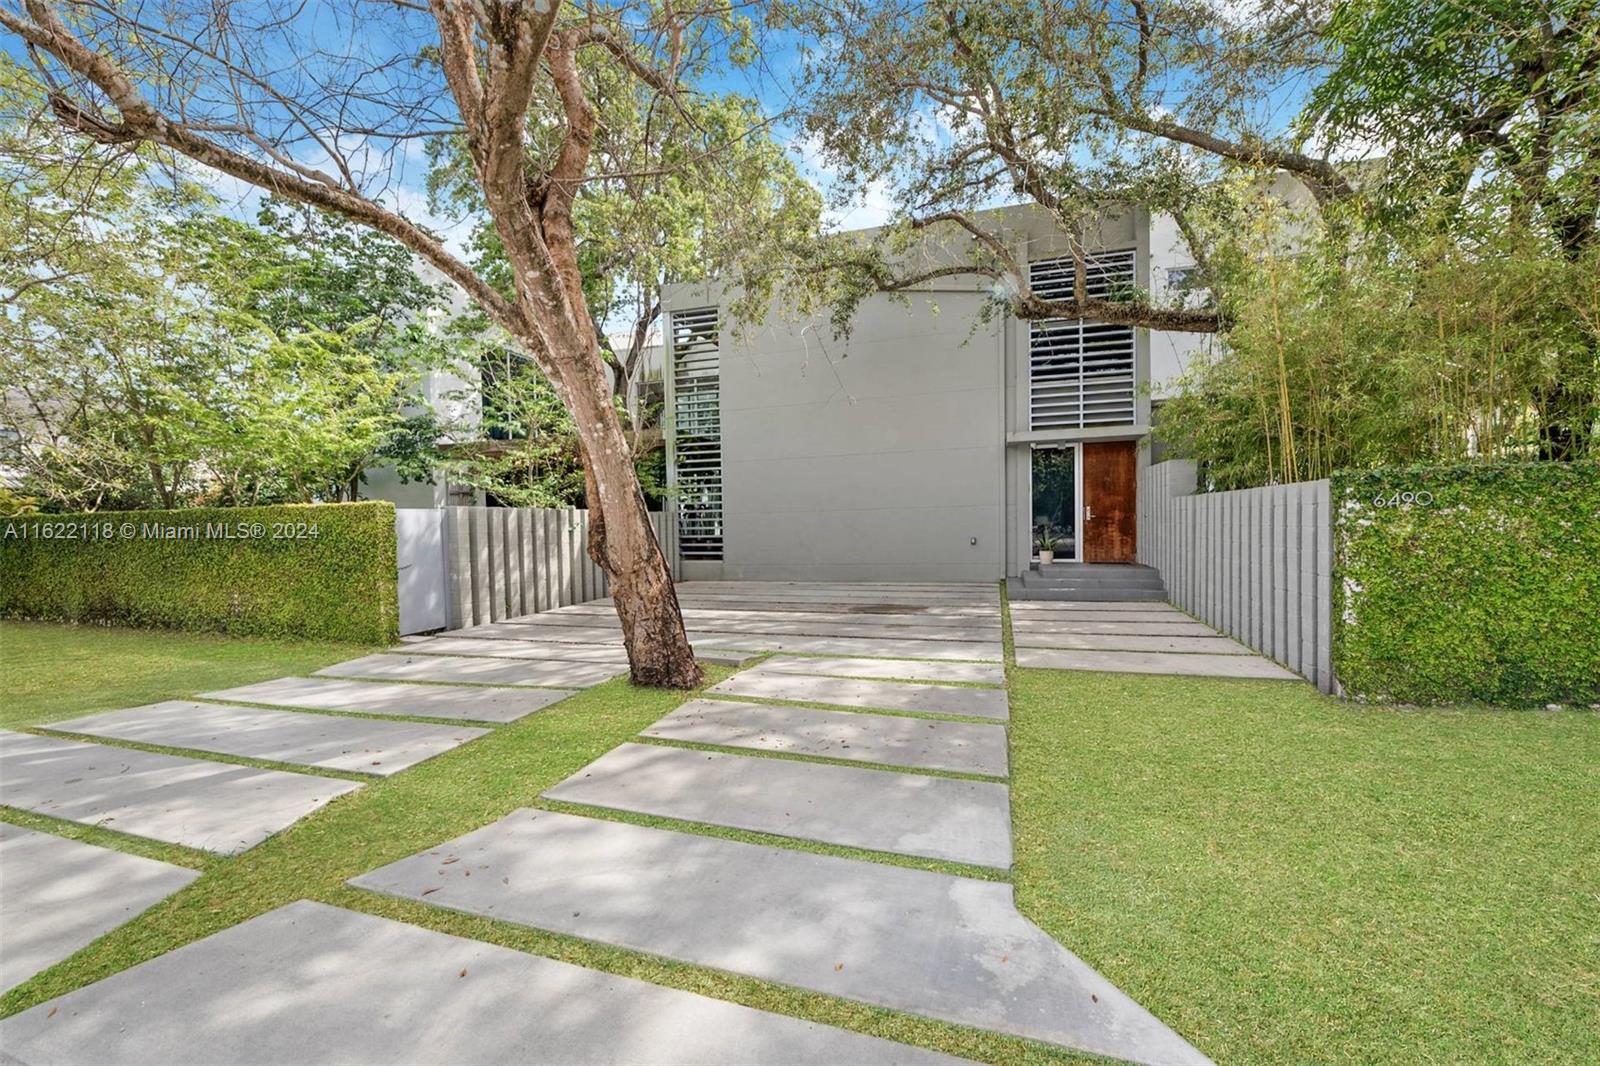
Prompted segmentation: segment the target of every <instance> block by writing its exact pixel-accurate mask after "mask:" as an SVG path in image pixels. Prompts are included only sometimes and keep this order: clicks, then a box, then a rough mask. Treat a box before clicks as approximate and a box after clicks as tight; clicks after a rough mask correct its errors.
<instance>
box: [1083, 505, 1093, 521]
mask: <svg viewBox="0 0 1600 1066" xmlns="http://www.w3.org/2000/svg"><path fill="white" fill-rule="evenodd" d="M1083 520H1084V521H1085V522H1093V521H1094V508H1093V507H1090V506H1089V505H1088V504H1084V505H1083Z"/></svg>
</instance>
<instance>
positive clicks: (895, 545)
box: [669, 285, 1005, 581]
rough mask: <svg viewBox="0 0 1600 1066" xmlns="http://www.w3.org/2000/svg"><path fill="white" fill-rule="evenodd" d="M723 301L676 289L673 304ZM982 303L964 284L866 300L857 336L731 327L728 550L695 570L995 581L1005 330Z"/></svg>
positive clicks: (822, 323) (726, 349) (776, 325)
mask: <svg viewBox="0 0 1600 1066" xmlns="http://www.w3.org/2000/svg"><path fill="white" fill-rule="evenodd" d="M714 302H715V300H714V298H713V297H711V296H709V295H708V294H706V293H704V292H701V293H700V294H698V295H697V294H696V293H694V292H693V291H679V292H676V293H674V294H673V295H672V297H671V299H670V302H669V307H670V308H673V309H676V310H678V311H680V312H683V311H686V310H689V309H693V308H695V307H704V306H708V305H709V304H714ZM982 305H983V296H982V295H981V294H980V293H979V292H978V291H976V290H975V289H974V288H973V287H971V286H966V287H961V286H958V285H951V286H949V287H947V288H945V289H942V290H940V291H934V292H927V293H918V294H916V295H914V296H913V297H911V301H910V303H909V305H903V304H900V303H897V302H895V301H893V300H891V299H889V298H887V297H874V298H871V299H869V300H867V301H866V302H865V303H864V304H863V305H862V306H861V309H860V311H859V313H858V314H857V316H856V319H855V322H854V326H853V330H852V333H851V335H850V336H849V337H848V338H835V337H834V336H833V333H832V328H831V326H830V325H829V323H828V322H827V321H826V320H825V319H817V320H811V321H803V322H797V321H787V320H785V319H784V318H783V316H781V315H780V316H775V317H774V319H772V320H769V321H768V322H767V323H764V324H762V325H760V326H756V327H749V328H747V329H745V330H743V331H739V330H736V329H733V328H731V327H730V328H725V329H724V330H723V331H722V335H721V337H720V351H719V356H720V379H721V380H720V406H721V412H720V417H721V434H722V440H721V463H722V511H723V513H722V522H723V526H722V530H723V538H722V539H723V543H722V556H723V557H722V559H721V561H720V562H716V561H705V562H700V563H694V562H689V563H687V564H686V568H685V576H688V577H693V576H696V574H699V575H702V576H721V577H726V578H732V579H739V578H746V579H764V580H781V579H795V580H834V581H844V580H860V581H993V580H995V579H996V578H997V577H998V576H999V574H1000V573H1001V565H1002V564H1001V557H1002V556H1001V536H1002V528H1001V500H1002V493H1003V488H1004V486H1003V470H1004V436H1005V434H1004V421H1003V404H1004V395H1005V387H1004V378H1003V374H1004V366H1005V359H1004V352H1003V344H1004V330H1003V328H1002V326H1001V325H1000V323H999V322H998V321H997V322H995V323H993V324H987V325H986V324H982V323H980V322H979V311H980V310H981V308H982ZM974 541H975V542H976V543H974Z"/></svg>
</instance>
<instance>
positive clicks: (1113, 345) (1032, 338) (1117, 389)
mask: <svg viewBox="0 0 1600 1066" xmlns="http://www.w3.org/2000/svg"><path fill="white" fill-rule="evenodd" d="M1086 266H1087V279H1086V280H1087V286H1086V287H1087V290H1088V292H1087V294H1088V295H1089V296H1090V297H1092V298H1098V299H1106V298H1110V297H1115V296H1117V295H1118V294H1119V293H1121V292H1122V291H1125V290H1128V289H1131V288H1132V287H1133V282H1134V277H1133V252H1132V250H1131V249H1130V250H1128V251H1123V252H1105V253H1102V254H1100V255H1097V256H1094V257H1092V258H1090V259H1089V260H1088V262H1087V264H1086ZM1028 280H1029V283H1030V284H1031V285H1032V286H1033V291H1034V292H1035V293H1037V294H1038V295H1040V296H1042V297H1044V298H1046V299H1052V300H1070V299H1072V289H1073V266H1072V258H1071V257H1070V256H1068V257H1066V258H1062V259H1041V260H1038V261H1036V262H1033V263H1030V264H1029V265H1028ZM1135 392H1136V382H1135V381H1134V360H1133V328H1132V327H1130V326H1110V325H1106V324H1105V323H1103V322H1094V321H1090V320H1088V319H1079V318H1052V319H1043V320H1039V321H1033V322H1029V323H1028V425H1029V428H1030V429H1080V428H1083V427H1086V426H1121V425H1132V424H1133V420H1134V396H1135Z"/></svg>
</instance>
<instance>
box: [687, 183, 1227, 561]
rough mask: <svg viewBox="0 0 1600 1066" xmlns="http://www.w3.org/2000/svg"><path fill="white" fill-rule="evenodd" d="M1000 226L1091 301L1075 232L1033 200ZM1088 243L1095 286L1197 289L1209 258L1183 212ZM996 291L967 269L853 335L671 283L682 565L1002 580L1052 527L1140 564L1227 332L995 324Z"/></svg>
mask: <svg viewBox="0 0 1600 1066" xmlns="http://www.w3.org/2000/svg"><path fill="white" fill-rule="evenodd" d="M996 220H999V222H1000V226H1001V227H1002V228H1003V230H1004V232H1005V233H1006V234H1007V235H1008V237H1009V244H1010V245H1011V246H1012V247H1014V248H1015V249H1016V254H1017V256H1018V257H1019V259H1020V260H1021V261H1023V262H1025V263H1026V268H1027V270H1028V271H1029V275H1030V284H1031V285H1032V286H1033V287H1034V289H1035V290H1036V291H1037V292H1038V293H1039V294H1040V295H1044V296H1051V295H1060V296H1070V293H1071V286H1072V276H1073V272H1072V265H1071V259H1070V257H1069V256H1068V253H1067V247H1066V241H1065V239H1064V238H1063V236H1062V235H1061V234H1060V231H1059V230H1058V228H1057V227H1056V226H1055V225H1054V224H1053V223H1052V222H1051V221H1050V220H1049V219H1048V218H1047V217H1045V216H1044V214H1043V213H1042V212H1040V211H1038V210H1036V209H1032V208H1027V207H1018V208H1001V209H997V210H996V211H994V212H990V213H988V217H987V218H986V219H985V222H986V224H989V225H994V224H995V221H996ZM942 239H944V240H946V241H948V240H950V238H942ZM962 239H966V238H965V237H964V236H963V238H962ZM1084 244H1085V247H1086V248H1087V249H1088V250H1089V252H1090V253H1091V269H1090V286H1091V290H1092V291H1093V292H1094V293H1096V294H1104V293H1106V292H1108V291H1111V290H1115V289H1118V288H1125V287H1127V286H1129V285H1132V286H1135V287H1137V288H1139V289H1142V290H1146V291H1148V292H1149V293H1150V295H1151V297H1152V298H1153V299H1154V300H1156V301H1158V302H1162V301H1167V300H1170V299H1181V298H1183V297H1182V294H1183V293H1185V292H1186V291H1187V287H1186V284H1185V282H1186V280H1187V279H1186V274H1187V272H1189V271H1191V270H1192V268H1193V261H1192V259H1191V257H1190V255H1189V253H1188V251H1187V249H1186V246H1185V245H1184V242H1183V241H1182V239H1181V237H1180V236H1179V234H1178V231H1177V227H1176V225H1175V224H1174V223H1173V221H1172V220H1171V219H1170V218H1164V217H1163V216H1160V215H1152V213H1151V212H1149V211H1146V210H1144V209H1141V208H1130V209H1127V210H1124V211H1120V212H1111V213H1107V214H1106V215H1105V216H1104V217H1103V218H1102V220H1101V222H1100V224H1099V226H1098V227H1097V229H1096V231H1094V232H1092V233H1089V234H1086V235H1085V238H1084ZM959 251H961V249H959V248H955V247H954V246H953V245H950V244H946V245H945V246H943V247H939V246H932V247H929V248H927V249H923V250H921V251H920V252H919V253H918V254H919V255H921V256H924V257H926V259H927V260H928V261H930V262H932V261H937V260H939V258H940V257H941V256H945V257H948V256H950V255H954V254H957V253H959ZM920 261H921V260H919V262H920ZM989 285H990V281H989V279H987V278H977V277H974V278H972V279H970V280H968V279H967V278H964V277H956V278H947V279H944V280H942V281H940V282H938V283H935V284H934V285H930V286H928V287H926V288H924V289H921V290H918V291H915V292H913V293H911V294H910V298H909V302H907V301H904V300H896V299H894V298H891V297H889V296H886V295H885V296H875V297H871V298H869V299H868V300H867V301H866V302H864V303H863V304H862V305H861V307H860V309H859V311H858V313H857V315H856V317H855V318H854V320H853V328H852V330H851V332H850V334H849V335H848V336H847V337H844V338H836V337H835V336H834V334H833V330H832V327H831V326H830V324H829V323H828V322H827V321H826V319H825V318H818V319H813V320H805V321H797V320H794V319H793V318H792V317H788V316H785V315H783V314H782V313H778V312H775V313H774V314H773V315H772V316H771V317H770V318H769V319H768V320H767V321H765V322H762V323H759V324H755V325H748V324H745V325H737V324H734V323H732V322H730V320H729V314H728V298H727V295H726V294H725V293H724V292H723V291H722V290H721V289H719V288H718V287H716V286H705V285H683V286H678V287H676V288H674V289H672V290H670V291H669V292H668V294H667V297H666V299H665V301H664V307H665V309H666V311H667V312H668V326H667V330H666V334H667V368H666V375H665V377H666V387H667V398H666V411H667V418H666V420H665V421H666V439H667V445H668V478H669V484H670V485H671V486H672V493H671V496H672V498H671V500H670V501H669V503H670V505H671V506H672V507H673V508H674V510H675V512H676V522H677V525H678V531H679V536H680V541H679V543H680V553H681V567H680V570H681V573H680V576H681V577H683V578H685V579H751V580H827V581H850V580H860V581H982V582H992V581H996V580H999V579H1001V578H1002V577H1011V578H1018V577H1020V576H1021V575H1022V574H1023V573H1024V572H1025V571H1027V570H1028V569H1029V567H1030V565H1031V564H1032V563H1033V562H1034V561H1035V560H1036V558H1037V556H1036V551H1035V546H1036V543H1037V539H1038V536H1039V534H1040V533H1041V532H1042V531H1043V530H1044V529H1045V526H1046V524H1047V523H1048V526H1049V528H1050V531H1051V532H1053V533H1054V534H1056V535H1057V536H1058V538H1059V542H1058V543H1057V545H1056V549H1055V554H1056V560H1057V561H1058V562H1060V561H1069V562H1082V563H1131V562H1133V561H1134V559H1135V551H1136V548H1135V545H1136V537H1137V528H1136V523H1137V514H1136V510H1137V509H1136V503H1135V499H1136V490H1137V485H1138V482H1139V480H1140V478H1141V476H1142V471H1143V470H1144V469H1145V468H1146V467H1147V466H1148V465H1149V463H1150V461H1151V454H1150V453H1151V426H1152V421H1153V418H1152V416H1153V413H1154V412H1155V410H1156V409H1158V407H1159V404H1160V402H1161V400H1162V399H1163V398H1164V397H1165V396H1167V395H1168V394H1169V389H1170V387H1171V383H1172V382H1173V381H1174V379H1176V378H1177V377H1178V376H1179V375H1180V374H1181V373H1182V372H1183V370H1184V368H1185V365H1186V363H1187V362H1188V361H1189V359H1190V358H1191V357H1192V356H1193V355H1194V354H1195V353H1196V352H1197V351H1199V350H1200V349H1202V348H1203V347H1204V346H1205V345H1206V344H1208V343H1210V339H1209V338H1208V337H1206V336H1204V335H1197V334H1174V333H1164V332H1157V331H1151V330H1147V329H1137V328H1130V327H1124V326H1111V325H1106V324H1103V323H1097V322H1093V321H1080V320H1052V321H1032V322H1030V321H1022V320H1019V319H1016V318H1014V317H1012V316H1009V315H1004V314H991V315H989V316H985V315H984V313H983V312H984V309H985V307H986V306H988V307H990V308H992V307H993V300H992V297H991V292H990V290H989V289H988V286H989Z"/></svg>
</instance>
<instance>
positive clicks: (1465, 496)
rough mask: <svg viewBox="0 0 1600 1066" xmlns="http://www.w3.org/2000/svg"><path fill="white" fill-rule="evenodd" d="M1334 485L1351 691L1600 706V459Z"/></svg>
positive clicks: (1419, 470) (1399, 698)
mask: <svg viewBox="0 0 1600 1066" xmlns="http://www.w3.org/2000/svg"><path fill="white" fill-rule="evenodd" d="M1332 491H1333V496H1332V499H1333V511H1334V572H1333V659H1334V669H1335V671H1336V673H1337V675H1338V678H1339V681H1340V683H1341V684H1342V685H1343V686H1344V689H1345V692H1346V694H1348V695H1350V696H1352V697H1354V698H1357V699H1369V700H1385V701H1395V702H1402V703H1417V704H1440V703H1460V702H1483V703H1496V704H1506V705H1518V704H1522V705H1526V704H1545V703H1562V704H1567V703H1578V704H1592V703H1597V702H1600V465H1596V464H1594V463H1580V464H1566V463H1530V464H1470V465H1458V466H1432V467H1409V468H1397V469H1390V470H1381V471H1372V472H1348V473H1341V474H1337V475H1335V476H1334V478H1333V484H1332ZM1407 493H1410V494H1412V496H1409V497H1408V496H1406V495H1405V494H1407ZM1417 494H1422V495H1420V496H1418V495H1417Z"/></svg>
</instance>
